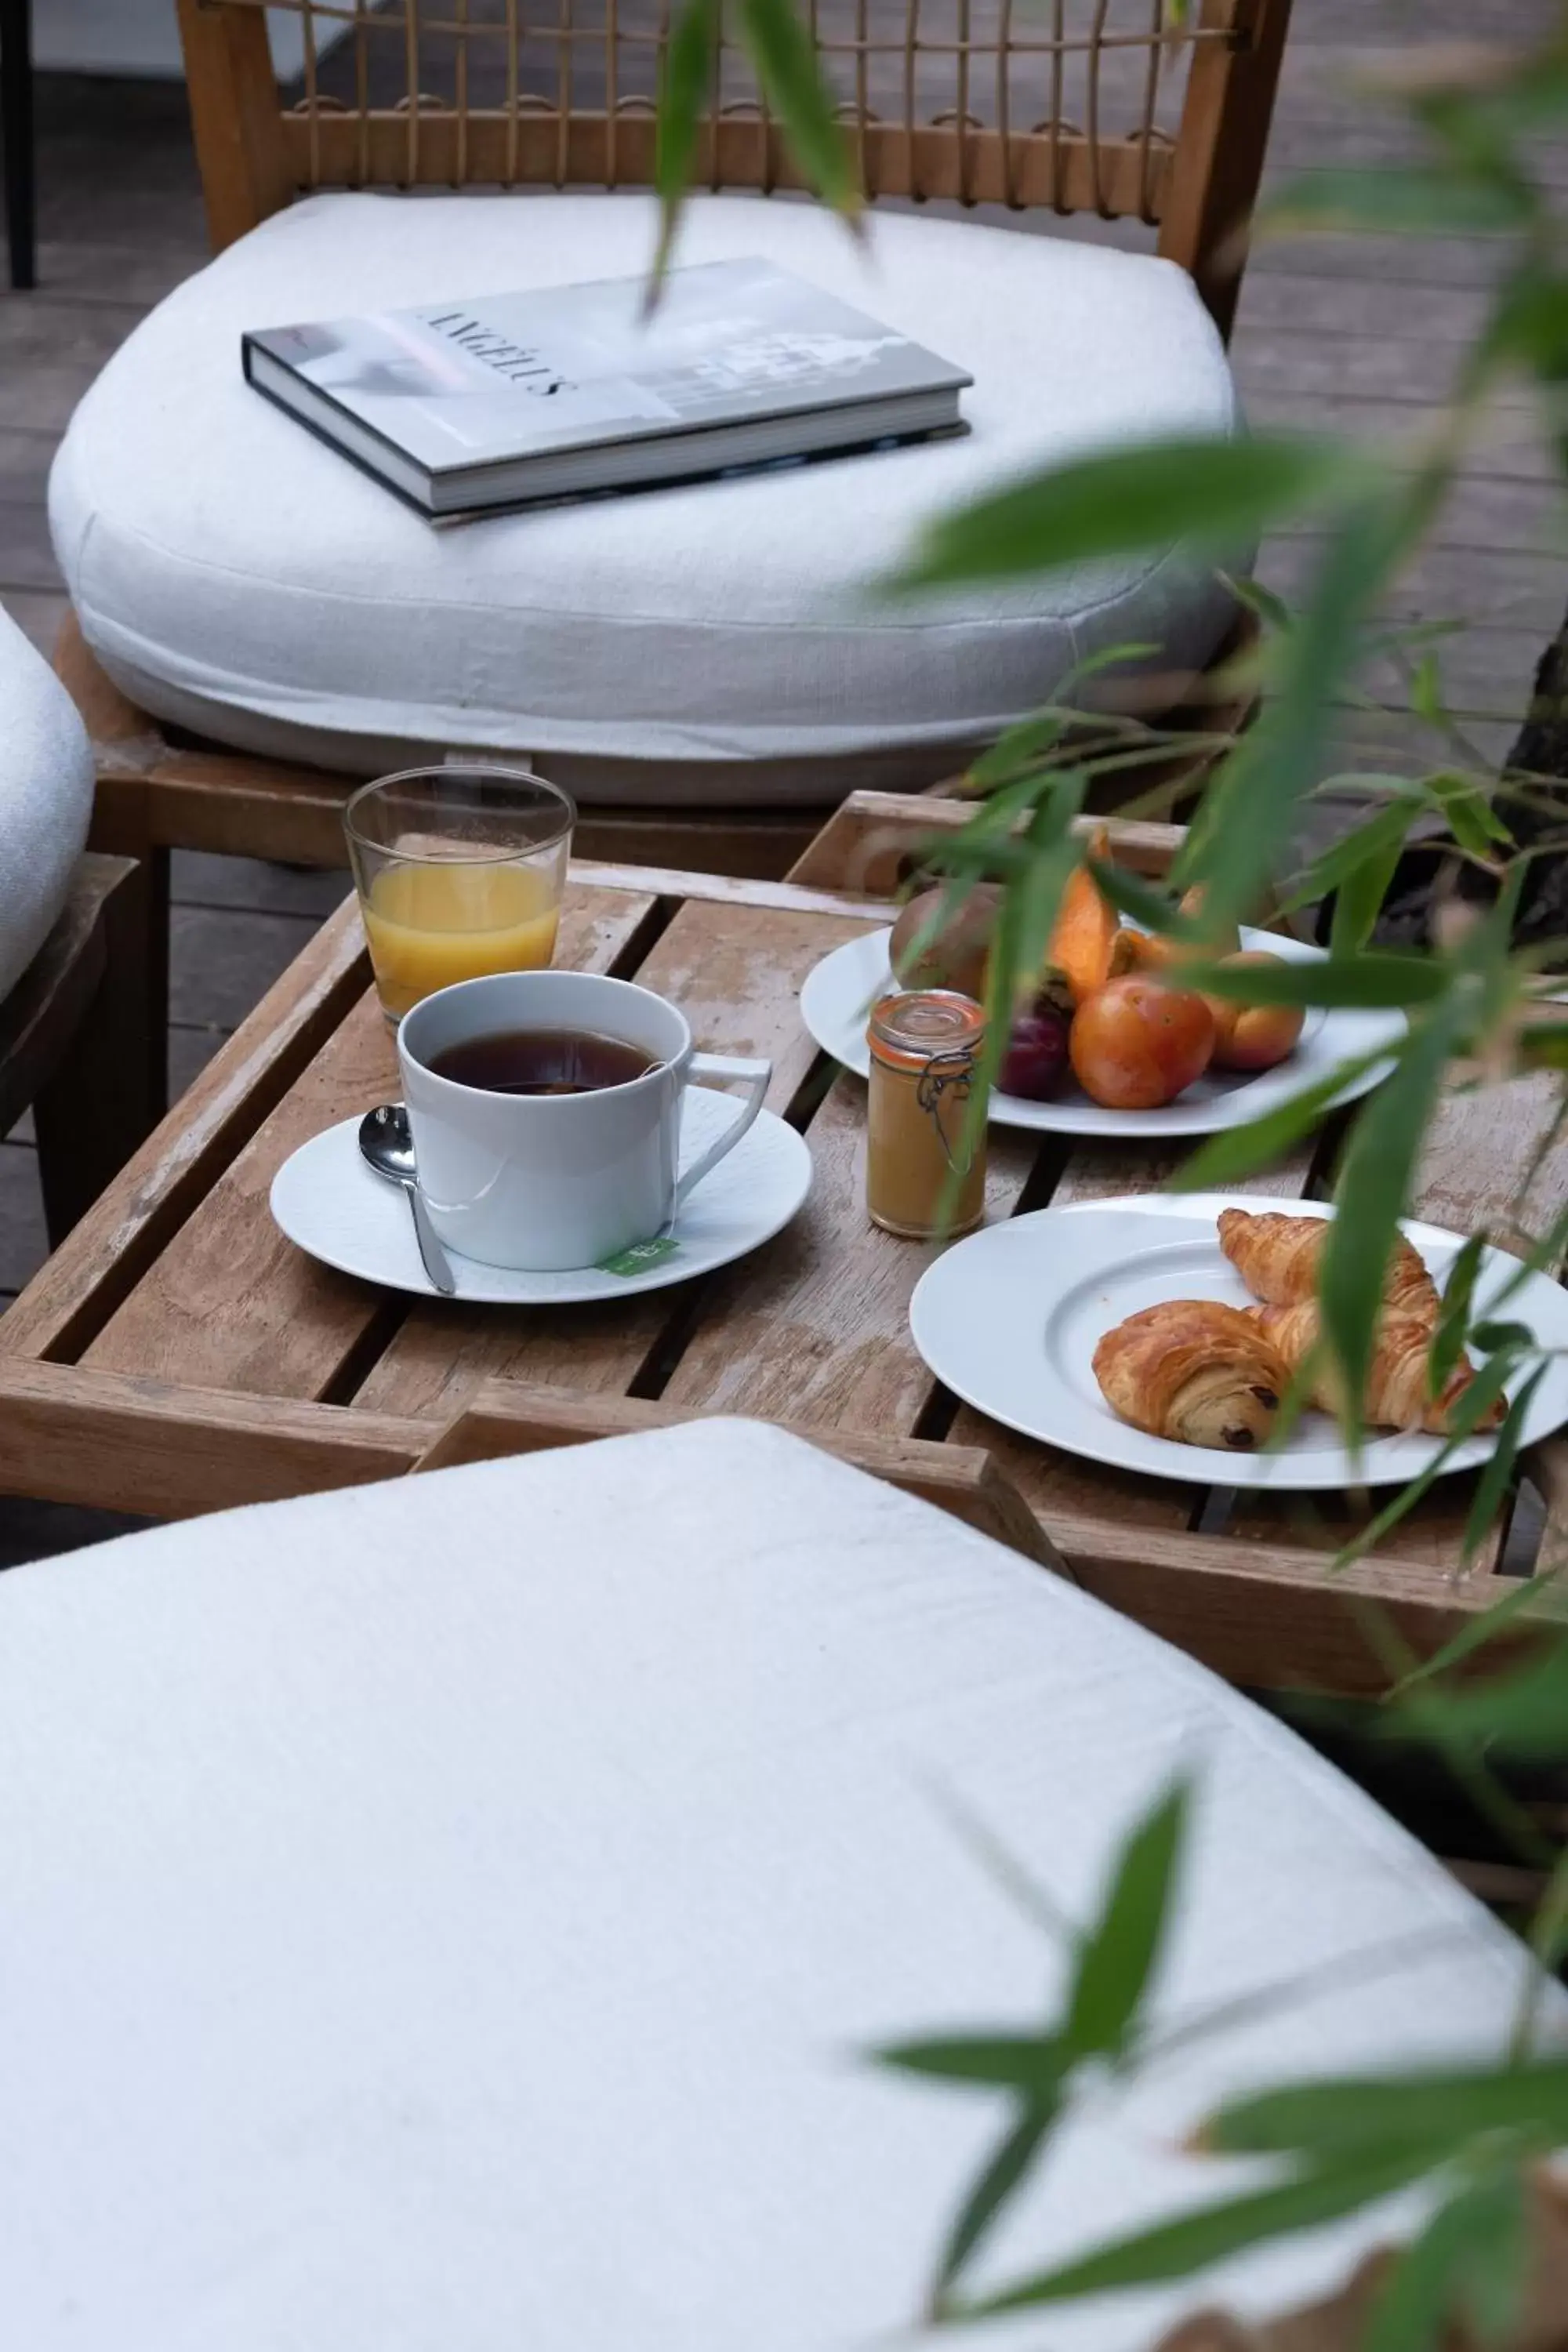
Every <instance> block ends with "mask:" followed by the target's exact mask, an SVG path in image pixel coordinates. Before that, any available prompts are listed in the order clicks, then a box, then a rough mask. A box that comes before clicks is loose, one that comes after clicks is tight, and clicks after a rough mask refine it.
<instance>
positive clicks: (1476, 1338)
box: [1470, 1322, 1535, 1356]
mask: <svg viewBox="0 0 1568 2352" xmlns="http://www.w3.org/2000/svg"><path fill="white" fill-rule="evenodd" d="M1470 1338H1471V1339H1472V1340H1473V1342H1474V1343H1475V1345H1476V1346H1477V1347H1478V1348H1479V1349H1480V1350H1481V1353H1482V1354H1483V1355H1485V1356H1495V1355H1498V1354H1500V1353H1502V1352H1504V1351H1510V1350H1511V1351H1517V1350H1518V1349H1530V1348H1533V1347H1534V1345H1535V1334H1534V1332H1533V1331H1532V1330H1531V1328H1530V1326H1529V1324H1528V1323H1507V1322H1503V1323H1478V1324H1477V1325H1476V1328H1475V1329H1474V1330H1473V1331H1472V1332H1471V1333H1470Z"/></svg>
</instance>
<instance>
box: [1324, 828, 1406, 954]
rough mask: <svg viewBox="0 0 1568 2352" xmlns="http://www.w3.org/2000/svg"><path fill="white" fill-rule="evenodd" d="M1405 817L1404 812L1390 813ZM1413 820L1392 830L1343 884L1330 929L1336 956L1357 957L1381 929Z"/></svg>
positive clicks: (1331, 951)
mask: <svg viewBox="0 0 1568 2352" xmlns="http://www.w3.org/2000/svg"><path fill="white" fill-rule="evenodd" d="M1390 814H1393V815H1395V816H1400V815H1404V814H1405V812H1404V811H1403V810H1399V809H1395V810H1393V811H1391V812H1390ZM1409 824H1410V819H1409V817H1405V824H1402V825H1399V826H1396V827H1391V828H1388V837H1387V838H1386V839H1381V840H1379V841H1378V842H1376V843H1374V844H1373V846H1372V847H1371V849H1369V851H1368V852H1367V854H1366V856H1364V857H1363V859H1362V860H1361V862H1360V864H1359V865H1358V866H1356V867H1355V869H1354V871H1353V872H1352V873H1350V874H1347V875H1346V877H1345V878H1344V880H1343V881H1342V883H1341V885H1340V888H1339V895H1338V897H1337V898H1335V900H1334V912H1333V919H1332V921H1331V924H1330V926H1329V951H1330V953H1331V955H1334V956H1350V955H1354V954H1355V953H1356V952H1357V950H1359V949H1362V948H1364V947H1365V945H1366V943H1367V941H1368V940H1370V939H1371V937H1372V935H1373V931H1374V930H1375V929H1376V928H1377V919H1378V917H1379V915H1380V914H1381V913H1382V912H1383V902H1384V898H1386V897H1387V896H1388V886H1389V884H1390V883H1391V882H1392V881H1393V879H1394V869H1395V867H1396V866H1398V864H1399V860H1400V857H1401V856H1402V855H1403V853H1404V848H1405V834H1406V833H1407V832H1408V830H1409Z"/></svg>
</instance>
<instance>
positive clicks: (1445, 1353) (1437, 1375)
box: [1426, 1233, 1487, 1397]
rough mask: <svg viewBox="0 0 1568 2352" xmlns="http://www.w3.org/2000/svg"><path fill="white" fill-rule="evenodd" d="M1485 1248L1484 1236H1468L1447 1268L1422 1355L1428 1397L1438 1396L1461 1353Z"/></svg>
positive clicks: (1481, 1234)
mask: <svg viewBox="0 0 1568 2352" xmlns="http://www.w3.org/2000/svg"><path fill="white" fill-rule="evenodd" d="M1486 1245H1487V1237H1486V1235H1485V1234H1484V1233H1479V1234H1471V1235H1470V1238H1469V1240H1468V1242H1467V1243H1466V1244H1465V1246H1464V1248H1463V1249H1462V1250H1461V1251H1460V1252H1459V1255H1458V1257H1457V1258H1456V1259H1455V1260H1454V1263H1453V1265H1451V1266H1450V1267H1449V1269H1448V1279H1447V1282H1446V1283H1445V1284H1444V1285H1443V1304H1442V1307H1441V1309H1440V1310H1439V1313H1438V1316H1437V1328H1436V1330H1435V1331H1434V1332H1433V1334H1432V1345H1431V1348H1430V1349H1428V1351H1427V1356H1426V1393H1427V1395H1428V1396H1429V1397H1439V1396H1441V1395H1442V1393H1443V1391H1444V1389H1445V1387H1446V1386H1447V1380H1448V1375H1449V1373H1450V1372H1451V1371H1452V1370H1453V1369H1454V1367H1455V1365H1456V1364H1457V1363H1458V1360H1459V1358H1460V1356H1461V1355H1462V1354H1463V1353H1464V1348H1465V1333H1466V1330H1467V1329H1468V1326H1469V1320H1470V1300H1471V1299H1472V1297H1474V1296H1475V1288H1476V1276H1477V1275H1478V1274H1479V1272H1480V1266H1481V1252H1482V1250H1484V1249H1485V1247H1486Z"/></svg>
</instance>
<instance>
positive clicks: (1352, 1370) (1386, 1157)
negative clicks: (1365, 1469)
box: [1318, 959, 1463, 1431]
mask: <svg viewBox="0 0 1568 2352" xmlns="http://www.w3.org/2000/svg"><path fill="white" fill-rule="evenodd" d="M1363 961H1370V959H1363ZM1332 968H1333V967H1332V964H1331V965H1330V966H1329V969H1330V970H1332ZM1439 969H1440V967H1439ZM1462 1027H1463V1012H1462V1007H1461V1003H1460V1000H1459V997H1458V992H1450V993H1449V994H1448V995H1447V996H1444V997H1441V998H1439V1000H1438V1002H1437V1003H1436V1004H1435V1005H1434V1006H1433V1007H1432V1009H1431V1011H1430V1012H1429V1013H1427V1015H1426V1019H1425V1020H1424V1021H1423V1022H1421V1023H1420V1024H1418V1025H1417V1026H1415V1027H1414V1028H1412V1030H1411V1032H1410V1034H1409V1036H1408V1037H1407V1039H1406V1040H1405V1047H1404V1050H1403V1052H1402V1053H1401V1055H1400V1056H1399V1061H1398V1065H1397V1066H1396V1068H1395V1069H1394V1074H1393V1076H1391V1077H1390V1078H1388V1079H1387V1080H1386V1081H1385V1082H1384V1085H1383V1086H1382V1087H1380V1088H1379V1089H1378V1091H1377V1093H1376V1094H1374V1095H1372V1096H1370V1097H1368V1099H1367V1101H1366V1102H1365V1103H1364V1104H1363V1108H1362V1110H1361V1112H1360V1115H1359V1116H1358V1118H1356V1120H1355V1123H1354V1125H1353V1126H1352V1129H1351V1137H1350V1142H1349V1145H1348V1147H1347V1149H1346V1151H1345V1156H1344V1162H1343V1167H1342V1171H1341V1175H1340V1179H1339V1181H1338V1183H1337V1184H1336V1185H1335V1187H1334V1192H1335V1198H1336V1199H1337V1200H1338V1202H1340V1204H1341V1208H1342V1211H1343V1210H1344V1208H1345V1204H1346V1203H1351V1202H1353V1204H1354V1205H1353V1208H1352V1209H1351V1211H1350V1213H1348V1214H1347V1213H1342V1214H1340V1215H1338V1216H1336V1217H1335V1218H1334V1221H1333V1223H1332V1225H1331V1228H1330V1232H1329V1238H1328V1241H1327V1242H1326V1244H1324V1248H1323V1255H1322V1261H1321V1269H1320V1273H1319V1277H1318V1296H1319V1299H1320V1301H1321V1307H1322V1316H1323V1336H1324V1338H1325V1339H1326V1340H1327V1341H1328V1344H1329V1349H1330V1352H1331V1355H1332V1356H1333V1358H1334V1360H1335V1361H1336V1362H1337V1364H1338V1366H1339V1368H1340V1370H1341V1372H1342V1374H1343V1377H1344V1383H1345V1395H1346V1415H1347V1425H1348V1426H1349V1427H1351V1428H1352V1431H1353V1429H1354V1428H1355V1427H1356V1426H1357V1425H1358V1424H1359V1421H1360V1415H1361V1403H1362V1399H1363V1396H1364V1395H1365V1393H1366V1375H1367V1368H1368V1366H1369V1365H1370V1363H1371V1361H1372V1349H1373V1335H1374V1333H1375V1330H1376V1328H1377V1318H1378V1314H1379V1311H1380V1307H1381V1303H1382V1299H1383V1286H1384V1276H1385V1275H1386V1273H1387V1270H1388V1261H1389V1257H1390V1255H1392V1252H1393V1249H1394V1236H1395V1234H1396V1232H1397V1230H1398V1223H1399V1215H1400V1212H1401V1211H1402V1210H1403V1208H1404V1206H1405V1195H1406V1193H1407V1192H1409V1189H1410V1180H1411V1176H1412V1173H1413V1171H1414V1169H1415V1156H1416V1153H1417V1152H1418V1151H1419V1150H1420V1148H1421V1139H1422V1137H1423V1136H1424V1135H1425V1134H1426V1122H1427V1119H1428V1118H1430V1116H1431V1112H1432V1106H1433V1104H1434V1102H1435V1101H1436V1097H1437V1089H1438V1087H1440V1086H1441V1084H1442V1082H1443V1072H1444V1069H1445V1068H1446V1066H1447V1063H1448V1060H1449V1058H1450V1056H1451V1055H1452V1054H1453V1051H1454V1048H1455V1045H1456V1043H1457V1041H1458V1037H1459V1034H1460V1032H1461V1030H1462Z"/></svg>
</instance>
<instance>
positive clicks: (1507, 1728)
mask: <svg viewBox="0 0 1568 2352" xmlns="http://www.w3.org/2000/svg"><path fill="white" fill-rule="evenodd" d="M1537 1636H1538V1641H1539V1643H1540V1644H1541V1646H1542V1654H1540V1655H1537V1656H1532V1657H1531V1660H1530V1661H1529V1662H1528V1663H1527V1664H1524V1665H1522V1666H1520V1667H1517V1668H1516V1669H1514V1671H1513V1672H1511V1673H1508V1674H1500V1675H1491V1676H1489V1678H1488V1679H1487V1681H1485V1682H1476V1683H1467V1684H1465V1685H1463V1686H1462V1687H1461V1688H1459V1689H1457V1690H1443V1691H1435V1690H1429V1689H1426V1690H1415V1691H1412V1692H1410V1693H1409V1694H1408V1696H1406V1697H1405V1698H1404V1699H1402V1700H1400V1701H1399V1702H1398V1703H1397V1704H1395V1703H1394V1702H1390V1704H1389V1706H1386V1707H1385V1708H1384V1709H1383V1710H1382V1711H1381V1713H1380V1715H1379V1717H1378V1718H1377V1720H1378V1722H1379V1724H1380V1725H1382V1726H1384V1727H1386V1728H1387V1729H1388V1730H1389V1731H1390V1732H1392V1733H1393V1734H1394V1737H1396V1738H1409V1737H1410V1735H1411V1734H1412V1733H1414V1734H1415V1737H1416V1738H1433V1737H1436V1738H1441V1739H1443V1740H1444V1741H1459V1742H1468V1743H1470V1744H1479V1743H1483V1742H1489V1741H1495V1742H1496V1743H1497V1745H1498V1747H1499V1748H1500V1749H1501V1750H1503V1751H1504V1752H1505V1753H1506V1754H1508V1755H1511V1756H1521V1757H1522V1756H1561V1755H1562V1754H1563V1752H1564V1751H1565V1750H1568V1633H1564V1631H1563V1629H1562V1628H1560V1627H1555V1626H1554V1627H1553V1628H1552V1630H1551V1631H1550V1632H1548V1630H1547V1629H1546V1628H1545V1627H1544V1626H1542V1627H1538V1628H1537Z"/></svg>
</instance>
